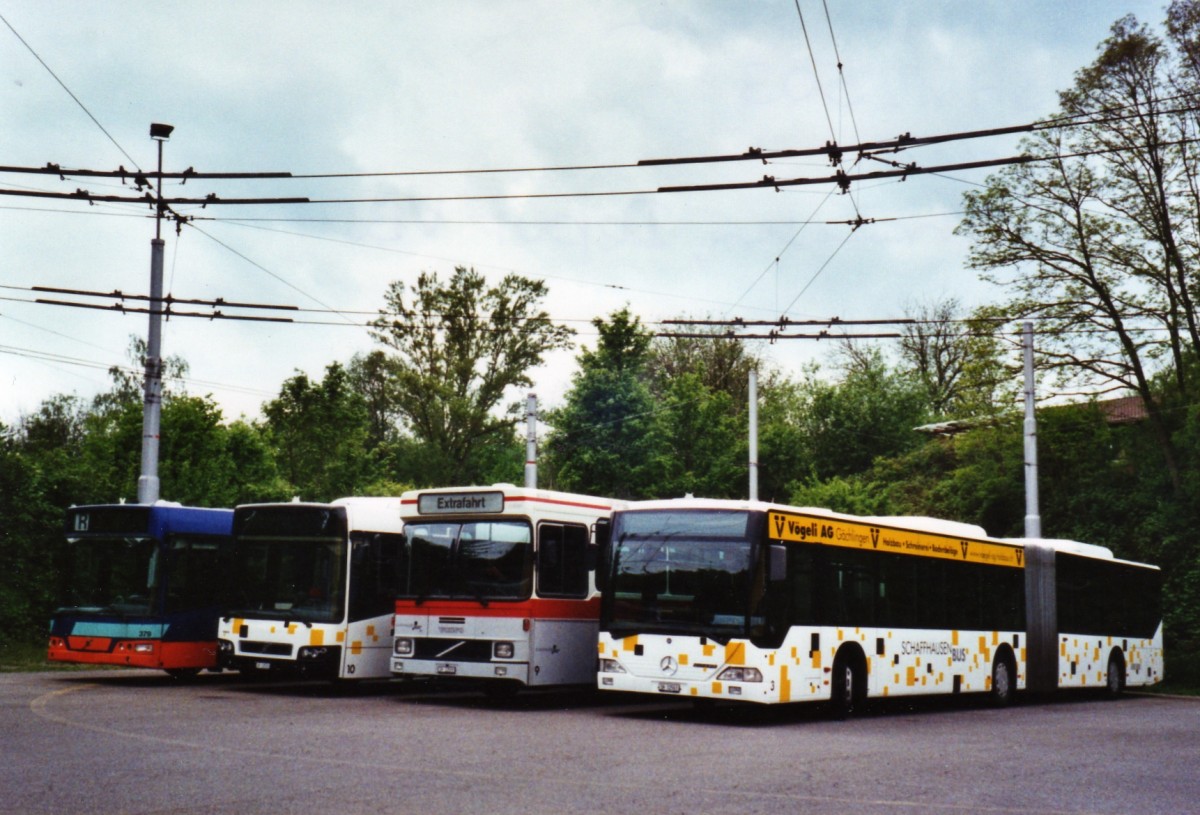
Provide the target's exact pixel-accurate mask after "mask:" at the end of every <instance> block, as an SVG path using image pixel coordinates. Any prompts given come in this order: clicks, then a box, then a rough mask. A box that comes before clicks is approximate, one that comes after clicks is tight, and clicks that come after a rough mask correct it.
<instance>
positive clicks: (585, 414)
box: [545, 307, 656, 498]
mask: <svg viewBox="0 0 1200 815" xmlns="http://www.w3.org/2000/svg"><path fill="white" fill-rule="evenodd" d="M592 324H593V325H594V326H595V327H596V330H597V331H598V332H599V338H598V339H597V341H596V347H595V348H594V349H592V350H587V349H585V350H583V351H581V352H580V354H579V358H578V360H579V369H578V371H576V373H575V375H574V376H573V378H572V382H571V388H570V390H569V391H567V394H566V397H565V403H564V404H563V406H562V407H560V408H558V409H556V410H552V411H549V412H548V413H547V423H548V424H549V425H550V426H551V428H552V429H551V431H550V433H549V434H548V436H547V439H546V445H545V447H546V451H547V457H548V459H549V464H550V470H551V471H552V473H553V480H554V483H555V484H556V486H558V487H560V488H562V489H567V490H575V491H578V492H585V493H590V494H595V495H604V496H609V497H613V498H646V497H651V496H653V495H654V493H655V484H654V482H653V466H652V464H653V458H654V447H653V441H654V440H653V435H652V434H653V430H654V423H655V419H654V415H655V409H656V406H655V403H654V396H653V393H652V392H651V390H650V387H649V385H648V384H647V382H646V377H645V369H646V362H647V359H648V355H649V351H650V343H651V340H652V336H651V334H650V332H649V331H647V330H646V329H645V328H644V327H643V326H642V324H641V321H640V320H639V319H638V318H637V317H635V316H634V315H632V314H631V313H630V311H629V309H628V308H627V307H626V308H622V309H620V310H618V311H616V312H614V313H613V314H612V315H611V317H610V318H609V319H608V320H605V319H603V318H600V317H597V318H596V319H595V320H593V321H592Z"/></svg>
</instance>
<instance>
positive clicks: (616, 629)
mask: <svg viewBox="0 0 1200 815" xmlns="http://www.w3.org/2000/svg"><path fill="white" fill-rule="evenodd" d="M748 526H749V515H748V513H746V512H743V511H724V510H721V511H708V510H705V511H660V510H648V511H641V512H628V513H621V514H619V515H618V517H617V520H616V523H615V525H614V529H613V541H614V542H613V547H612V560H611V562H610V568H611V573H610V576H611V582H610V586H609V588H608V589H607V590H606V597H607V598H608V599H609V602H608V605H607V607H606V609H605V628H606V630H608V631H610V632H613V633H616V634H618V635H619V634H620V633H624V632H628V633H680V634H683V633H687V634H702V635H705V636H711V637H713V638H714V639H717V640H723V639H728V638H729V637H733V636H741V635H744V634H745V633H746V632H747V630H748V626H749V625H750V623H751V620H750V619H749V608H750V593H751V592H750V587H751V585H752V583H753V578H754V568H753V563H754V560H753V557H752V555H753V547H752V545H751V540H750V536H749V534H748Z"/></svg>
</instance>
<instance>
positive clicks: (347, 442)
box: [263, 362, 379, 501]
mask: <svg viewBox="0 0 1200 815" xmlns="http://www.w3.org/2000/svg"><path fill="white" fill-rule="evenodd" d="M263 415H264V416H265V417H266V428H265V429H266V433H267V438H268V439H269V440H270V444H271V447H272V449H273V451H274V455H275V460H276V462H277V466H278V468H279V473H280V475H281V476H282V477H283V478H284V479H285V480H286V482H287V483H288V484H289V485H290V486H291V488H292V489H293V490H295V492H296V493H297V494H299V495H300V496H301V497H302V498H304V499H305V500H310V501H332V500H334V499H335V498H340V497H343V496H347V495H354V494H357V493H359V492H360V490H361V488H362V487H363V486H364V485H366V484H368V483H370V482H372V481H375V480H376V479H377V478H378V475H379V474H378V472H377V469H376V466H375V460H374V458H373V457H372V453H371V450H370V449H369V447H368V437H369V433H370V427H369V415H368V409H367V404H366V400H365V399H364V398H363V397H362V396H361V395H360V394H359V393H358V392H357V391H355V390H354V388H353V387H351V382H350V377H349V374H348V373H347V372H346V369H345V368H344V367H342V365H341V364H340V363H337V362H334V363H331V364H330V365H329V366H328V367H326V369H325V377H324V379H322V380H321V381H320V382H313V381H312V380H310V379H309V378H308V376H307V375H306V374H303V373H299V374H297V375H296V376H293V377H292V378H291V379H288V380H287V381H286V382H284V383H283V387H282V388H281V389H280V392H279V396H278V397H277V398H275V399H273V400H271V401H270V402H268V403H266V404H265V405H263Z"/></svg>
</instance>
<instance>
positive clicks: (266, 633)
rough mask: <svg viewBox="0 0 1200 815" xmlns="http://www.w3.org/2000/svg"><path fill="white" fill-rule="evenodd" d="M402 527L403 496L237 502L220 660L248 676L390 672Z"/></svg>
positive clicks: (356, 676) (346, 675)
mask: <svg viewBox="0 0 1200 815" xmlns="http://www.w3.org/2000/svg"><path fill="white" fill-rule="evenodd" d="M402 530H403V524H402V522H401V520H400V499H399V498H364V497H353V498H339V499H338V500H336V501H333V502H332V503H329V504H320V503H299V502H293V503H280V504H244V505H242V506H239V507H237V508H236V509H235V510H234V513H233V536H234V557H233V566H232V569H231V573H230V575H229V578H228V579H229V583H230V592H229V598H228V600H227V603H226V606H225V609H224V612H223V615H222V617H221V620H220V629H219V648H220V658H221V664H222V665H223V666H224V667H227V668H234V669H236V670H238V671H241V672H242V673H243V674H246V675H279V674H282V675H289V674H290V675H298V676H305V677H312V678H322V679H379V678H388V677H390V676H391V674H390V672H389V671H388V658H389V656H390V654H391V646H392V603H393V598H394V596H395V575H396V567H397V558H398V557H399V554H400V550H401V548H402V545H403V541H404V538H403V533H402Z"/></svg>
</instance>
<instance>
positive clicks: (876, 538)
mask: <svg viewBox="0 0 1200 815" xmlns="http://www.w3.org/2000/svg"><path fill="white" fill-rule="evenodd" d="M611 529H612V538H611V542H610V543H609V544H608V545H607V546H606V547H605V551H606V555H605V556H604V558H603V562H602V563H601V565H600V567H599V571H598V572H597V574H598V575H599V576H600V578H601V583H602V586H603V603H602V612H601V626H600V638H599V656H600V673H599V677H598V682H599V687H600V688H601V689H604V690H614V691H634V692H641V693H650V694H665V695H671V696H683V697H691V698H694V699H698V700H719V699H725V700H741V701H747V702H759V703H779V702H800V701H819V700H826V701H832V702H833V703H834V704H835V705H838V706H839V707H841V708H843V709H850V708H852V707H853V706H854V705H855V704H856V703H857V702H859V701H861V700H863V699H866V698H868V697H885V696H902V695H908V694H953V693H968V692H978V693H987V694H990V695H991V696H992V697H993V700H994V701H996V702H997V703H1001V704H1003V703H1007V702H1009V701H1011V699H1012V697H1013V694H1014V692H1016V691H1018V690H1025V689H1028V690H1035V691H1048V690H1054V689H1056V688H1088V687H1097V688H1102V689H1107V690H1108V691H1109V692H1110V693H1112V694H1116V693H1119V692H1120V691H1121V690H1122V689H1123V688H1124V687H1125V686H1127V685H1128V686H1146V685H1153V684H1155V683H1157V682H1160V681H1161V680H1162V678H1163V655H1162V606H1161V598H1160V594H1161V574H1160V572H1159V569H1158V568H1157V567H1155V566H1150V565H1147V564H1142V563H1132V562H1128V561H1123V560H1119V559H1117V558H1114V557H1113V554H1112V552H1111V551H1110V550H1108V549H1107V548H1104V547H1100V546H1093V545H1089V544H1083V543H1077V542H1074V541H1056V540H1040V539H1037V540H1024V539H996V538H990V537H988V536H987V535H986V534H985V532H984V530H983V529H981V528H980V527H978V526H972V525H968V524H962V523H956V522H952V521H944V520H937V519H931V518H918V517H887V518H873V517H856V516H850V515H842V514H838V513H834V512H830V511H829V510H824V509H813V508H799V507H788V506H781V505H777V504H768V503H762V502H757V501H753V502H751V501H719V500H702V499H679V500H671V501H646V502H637V503H632V504H630V505H629V506H628V507H627V508H625V509H623V510H620V511H618V512H616V513H614V516H613V521H612V527H611Z"/></svg>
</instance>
